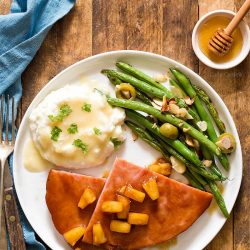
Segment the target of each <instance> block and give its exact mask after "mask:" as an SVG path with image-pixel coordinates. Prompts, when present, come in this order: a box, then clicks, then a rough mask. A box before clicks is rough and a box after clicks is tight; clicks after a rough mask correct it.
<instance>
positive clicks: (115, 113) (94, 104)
mask: <svg viewBox="0 0 250 250" xmlns="http://www.w3.org/2000/svg"><path fill="white" fill-rule="evenodd" d="M124 118H125V113H124V111H123V110H122V109H120V108H112V107H111V106H110V105H109V104H108V103H107V101H106V98H105V96H102V95H101V94H100V93H98V92H97V91H95V90H92V89H90V88H89V87H88V86H66V87H63V88H61V89H58V90H56V91H53V92H51V93H50V94H49V95H48V96H47V97H46V98H45V99H44V100H43V101H42V102H41V103H40V104H39V105H38V106H37V108H35V109H34V110H33V111H32V113H31V115H30V118H29V119H30V130H31V135H32V139H33V142H34V144H35V146H36V147H37V149H38V150H39V152H40V154H41V156H42V157H43V158H44V159H46V160H48V161H50V162H52V163H54V164H55V165H57V166H61V167H65V168H75V169H76V168H87V167H94V166H97V165H99V164H101V163H103V162H104V161H105V159H106V158H107V157H108V156H109V155H110V154H111V153H112V152H113V151H114V148H115V147H117V146H119V145H120V144H121V143H122V142H123V141H124V140H125V136H124V133H123V131H122V127H121V125H122V124H123V121H124ZM31 157H32V156H31Z"/></svg>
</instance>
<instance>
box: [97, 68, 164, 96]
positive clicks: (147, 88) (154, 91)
mask: <svg viewBox="0 0 250 250" xmlns="http://www.w3.org/2000/svg"><path fill="white" fill-rule="evenodd" d="M101 73H103V74H109V75H110V76H112V77H116V78H118V79H120V80H122V81H123V82H125V83H130V84H131V85H133V86H134V87H135V88H137V89H139V90H140V91H142V92H143V93H145V94H150V95H152V96H155V97H158V98H162V97H163V96H165V93H164V92H163V91H162V90H160V89H158V88H156V87H153V86H151V85H149V84H148V83H145V82H143V81H141V80H138V79H137V78H135V77H133V76H130V75H128V74H125V73H122V72H118V71H115V70H109V69H103V70H102V71H101Z"/></svg>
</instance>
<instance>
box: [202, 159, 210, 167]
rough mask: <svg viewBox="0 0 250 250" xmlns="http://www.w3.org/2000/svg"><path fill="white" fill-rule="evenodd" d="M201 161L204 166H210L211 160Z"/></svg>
mask: <svg viewBox="0 0 250 250" xmlns="http://www.w3.org/2000/svg"><path fill="white" fill-rule="evenodd" d="M202 163H203V165H204V166H205V167H207V168H209V167H211V165H212V163H213V161H211V160H203V161H202Z"/></svg>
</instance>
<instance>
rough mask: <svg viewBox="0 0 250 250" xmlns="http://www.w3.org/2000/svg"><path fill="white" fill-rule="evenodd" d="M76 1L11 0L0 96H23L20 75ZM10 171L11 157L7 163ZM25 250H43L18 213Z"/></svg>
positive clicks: (0, 31)
mask: <svg viewBox="0 0 250 250" xmlns="http://www.w3.org/2000/svg"><path fill="white" fill-rule="evenodd" d="M74 3H75V0H13V2H12V5H11V10H10V13H9V14H8V15H0V95H1V94H3V93H4V94H9V95H10V97H12V96H14V97H15V102H16V105H15V106H16V107H17V104H18V103H19V101H20V98H21V95H22V85H21V74H22V73H23V71H24V70H25V68H26V67H27V65H28V64H29V63H30V62H31V60H32V59H33V57H34V56H35V54H36V52H37V50H38V49H39V48H40V46H41V44H42V42H43V40H44V38H45V37H46V35H47V33H48V31H49V30H50V28H51V27H52V25H53V24H54V23H55V22H56V21H57V20H59V19H60V18H62V17H63V16H64V15H66V14H67V13H68V12H69V11H70V9H71V8H72V7H73V6H74ZM10 168H11V170H12V157H11V159H10ZM19 210H20V211H19V212H20V216H21V222H22V226H23V232H24V238H25V242H26V246H27V249H28V250H45V249H46V248H45V246H44V245H43V244H42V243H40V242H38V241H37V240H36V238H35V234H34V230H33V229H32V227H31V226H30V224H29V222H28V221H27V219H26V218H25V216H24V214H23V212H22V211H21V209H19Z"/></svg>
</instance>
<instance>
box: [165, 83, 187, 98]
mask: <svg viewBox="0 0 250 250" xmlns="http://www.w3.org/2000/svg"><path fill="white" fill-rule="evenodd" d="M169 83H170V85H171V86H173V87H175V88H177V89H178V90H179V91H180V94H181V95H182V98H184V97H185V96H187V95H186V93H185V92H184V91H183V89H182V88H181V87H180V86H179V85H178V83H177V82H176V81H175V80H173V79H169Z"/></svg>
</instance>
